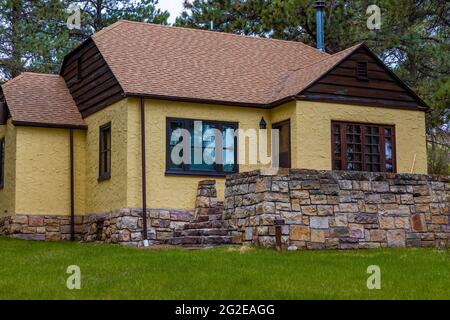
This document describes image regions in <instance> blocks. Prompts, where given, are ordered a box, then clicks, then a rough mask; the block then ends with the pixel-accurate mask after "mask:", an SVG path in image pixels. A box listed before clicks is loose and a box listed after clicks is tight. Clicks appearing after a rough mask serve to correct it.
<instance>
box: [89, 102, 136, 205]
mask: <svg viewBox="0 0 450 320" xmlns="http://www.w3.org/2000/svg"><path fill="white" fill-rule="evenodd" d="M127 101H128V99H123V100H121V101H119V102H117V103H115V104H113V105H111V106H109V107H108V108H105V109H103V110H101V111H99V112H97V113H94V114H93V115H91V116H89V117H87V118H85V119H84V120H85V122H86V123H87V124H88V126H89V128H88V130H87V132H86V213H88V214H89V213H99V212H108V211H111V210H114V209H120V208H126V207H127V169H128V167H127V140H128V139H127V134H128V125H127V118H128V114H127V110H128V108H127V107H128V106H127ZM108 122H111V178H110V179H109V180H104V181H98V170H99V169H98V162H99V161H98V158H99V128H100V126H102V125H104V124H106V123H108Z"/></svg>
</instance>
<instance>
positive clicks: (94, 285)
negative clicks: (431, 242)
mask: <svg viewBox="0 0 450 320" xmlns="http://www.w3.org/2000/svg"><path fill="white" fill-rule="evenodd" d="M237 250H238V249H230V248H220V249H210V250H194V251H190V250H183V249H169V250H141V249H133V248H124V247H119V246H113V245H93V244H78V243H63V242H60V243H44V242H28V241H20V240H12V239H5V238H0V299H436V298H437V299H450V251H449V250H446V251H444V250H433V249H407V250H400V249H383V250H369V251H345V252H344V251H298V252H281V253H280V252H276V251H273V250H257V249H251V250H247V251H242V252H240V251H237ZM69 265H78V266H80V268H81V275H82V276H81V277H82V278H81V290H73V291H71V290H68V289H67V288H66V279H67V277H68V276H69V275H68V274H66V269H67V267H68V266H69ZM369 265H378V266H380V268H381V286H382V288H381V290H368V289H367V286H366V280H367V277H368V276H369V275H368V274H367V273H366V270H367V267H368V266H369Z"/></svg>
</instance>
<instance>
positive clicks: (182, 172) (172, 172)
mask: <svg viewBox="0 0 450 320" xmlns="http://www.w3.org/2000/svg"><path fill="white" fill-rule="evenodd" d="M194 121H202V123H203V124H213V125H216V126H219V127H220V128H222V126H229V127H232V128H233V129H234V130H237V129H239V123H238V122H232V121H217V120H202V119H190V118H175V117H167V118H166V171H165V175H166V176H201V177H226V176H227V175H230V174H234V173H238V172H239V164H238V149H239V144H238V138H237V136H235V137H234V170H233V171H232V172H224V171H223V165H221V164H216V166H217V170H216V171H208V170H189V168H188V166H189V164H183V168H182V169H176V168H171V167H170V138H171V133H170V124H171V123H172V122H179V123H182V124H183V128H188V129H189V127H188V125H189V126H190V125H191V124H193V123H194ZM221 132H223V130H222V129H221Z"/></svg>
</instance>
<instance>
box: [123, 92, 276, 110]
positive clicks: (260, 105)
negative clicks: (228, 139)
mask: <svg viewBox="0 0 450 320" xmlns="http://www.w3.org/2000/svg"><path fill="white" fill-rule="evenodd" d="M124 96H125V97H143V98H147V99H155V100H169V101H178V102H189V103H203V104H217V105H224V106H237V107H247V108H261V109H269V108H270V104H266V103H249V102H237V101H224V100H214V99H200V98H189V97H176V96H166V95H157V94H142V93H129V92H125V94H124Z"/></svg>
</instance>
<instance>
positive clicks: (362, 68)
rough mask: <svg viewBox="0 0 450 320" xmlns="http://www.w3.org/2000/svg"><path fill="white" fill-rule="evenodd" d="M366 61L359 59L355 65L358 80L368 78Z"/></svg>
mask: <svg viewBox="0 0 450 320" xmlns="http://www.w3.org/2000/svg"><path fill="white" fill-rule="evenodd" d="M367 69H368V68H367V61H359V62H358V63H357V65H356V77H357V78H358V80H363V81H367V80H369V76H368V70H367Z"/></svg>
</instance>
